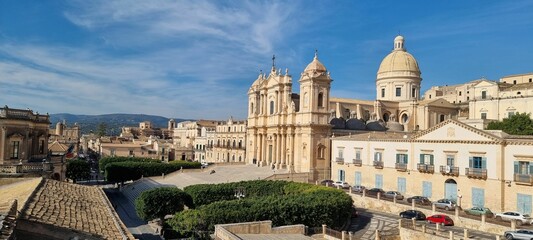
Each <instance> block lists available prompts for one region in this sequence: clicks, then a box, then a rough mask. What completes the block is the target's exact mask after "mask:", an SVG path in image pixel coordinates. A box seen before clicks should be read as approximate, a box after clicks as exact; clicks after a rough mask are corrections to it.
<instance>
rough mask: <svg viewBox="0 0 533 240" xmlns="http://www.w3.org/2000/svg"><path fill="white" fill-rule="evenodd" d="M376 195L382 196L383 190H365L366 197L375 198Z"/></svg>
mask: <svg viewBox="0 0 533 240" xmlns="http://www.w3.org/2000/svg"><path fill="white" fill-rule="evenodd" d="M378 193H380V195H381V196H383V194H384V193H385V191H383V189H381V188H372V189H370V190H366V195H368V196H377V195H378Z"/></svg>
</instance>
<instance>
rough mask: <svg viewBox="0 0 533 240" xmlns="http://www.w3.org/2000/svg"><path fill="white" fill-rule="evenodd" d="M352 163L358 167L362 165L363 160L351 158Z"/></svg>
mask: <svg viewBox="0 0 533 240" xmlns="http://www.w3.org/2000/svg"><path fill="white" fill-rule="evenodd" d="M353 165H355V166H359V167H360V166H362V165H363V160H361V159H354V160H353Z"/></svg>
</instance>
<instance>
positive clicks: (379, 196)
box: [377, 192, 381, 201]
mask: <svg viewBox="0 0 533 240" xmlns="http://www.w3.org/2000/svg"><path fill="white" fill-rule="evenodd" d="M377 197H378V201H379V199H380V198H381V193H380V192H378V195H377Z"/></svg>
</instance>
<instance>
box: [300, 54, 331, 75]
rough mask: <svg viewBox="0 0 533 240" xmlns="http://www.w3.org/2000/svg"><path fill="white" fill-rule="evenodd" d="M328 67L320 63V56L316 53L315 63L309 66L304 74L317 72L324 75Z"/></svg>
mask: <svg viewBox="0 0 533 240" xmlns="http://www.w3.org/2000/svg"><path fill="white" fill-rule="evenodd" d="M326 71H327V70H326V67H325V66H324V64H322V63H321V62H320V61H318V54H317V53H316V52H315V58H313V61H312V62H311V63H309V64H308V65H307V67H306V68H305V70H304V72H317V73H323V72H326Z"/></svg>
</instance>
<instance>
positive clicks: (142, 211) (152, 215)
mask: <svg viewBox="0 0 533 240" xmlns="http://www.w3.org/2000/svg"><path fill="white" fill-rule="evenodd" d="M185 205H186V206H187V207H189V208H192V207H194V206H193V205H192V199H191V196H189V194H187V193H185V192H183V191H182V190H181V189H179V188H176V187H161V188H154V189H150V190H147V191H144V192H142V193H141V195H140V196H139V197H137V199H135V211H136V212H137V215H138V216H139V217H140V218H142V219H144V220H146V221H149V220H152V219H156V218H159V219H161V221H164V218H165V216H166V215H168V214H174V213H175V212H179V211H183V208H184V206H185Z"/></svg>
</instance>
